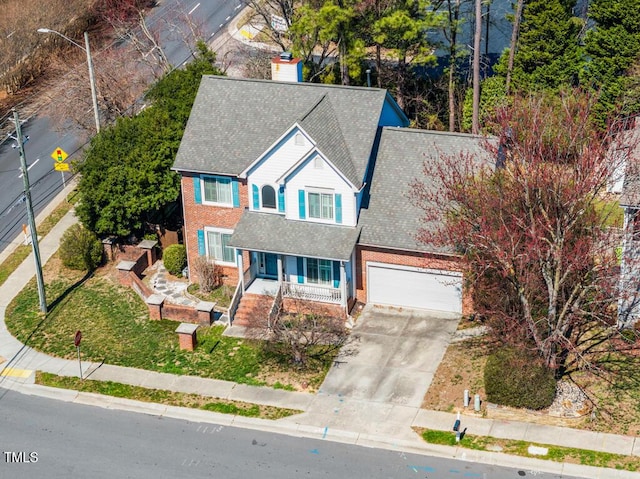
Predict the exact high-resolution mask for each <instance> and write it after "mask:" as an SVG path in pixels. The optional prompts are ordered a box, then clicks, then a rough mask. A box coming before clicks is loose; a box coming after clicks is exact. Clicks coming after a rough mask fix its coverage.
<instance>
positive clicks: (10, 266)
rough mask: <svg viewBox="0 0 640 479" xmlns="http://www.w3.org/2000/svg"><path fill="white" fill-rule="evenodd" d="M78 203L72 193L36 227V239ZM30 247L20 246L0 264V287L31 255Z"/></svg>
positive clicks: (76, 197) (75, 195) (40, 237)
mask: <svg viewBox="0 0 640 479" xmlns="http://www.w3.org/2000/svg"><path fill="white" fill-rule="evenodd" d="M77 201H78V195H77V194H76V193H75V192H72V193H71V195H69V198H67V201H63V202H62V203H60V205H58V206H57V207H56V209H55V210H53V212H52V213H51V214H50V215H49V216H47V217H46V218H45V219H44V221H43V222H42V223H40V224H39V225H38V226H37V230H38V238H39V239H42V238H43V237H44V236H46V235H47V234H49V232H50V231H51V230H52V229H53V227H54V226H55V225H56V224H58V222H59V221H60V220H61V219H62V217H63V216H64V215H66V214H67V213H68V212H69V210H70V209H71V208H73V205H74V204H75V203H76V202H77ZM31 251H32V248H31V245H30V244H29V245H24V244H22V245H20V246H18V247H17V248H16V250H15V251H14V252H13V253H11V255H9V256H8V257H7V259H6V260H4V261H3V262H2V264H0V285H2V284H3V283H4V282H5V281H6V280H7V278H8V277H9V276H11V273H13V272H14V271H15V270H16V269H17V268H18V266H20V265H21V264H22V262H23V261H24V260H25V259H27V258H28V257H29V255H30V254H31Z"/></svg>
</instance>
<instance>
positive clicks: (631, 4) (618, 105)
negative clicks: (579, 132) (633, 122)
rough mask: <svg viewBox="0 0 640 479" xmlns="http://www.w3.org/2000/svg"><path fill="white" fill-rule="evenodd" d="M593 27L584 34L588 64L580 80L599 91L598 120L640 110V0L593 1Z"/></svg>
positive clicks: (590, 15) (591, 9)
mask: <svg viewBox="0 0 640 479" xmlns="http://www.w3.org/2000/svg"><path fill="white" fill-rule="evenodd" d="M589 18H590V19H591V20H592V21H593V22H594V23H595V27H594V28H592V29H591V30H589V31H588V32H587V34H586V37H585V50H586V53H587V59H588V63H587V66H586V68H585V70H584V72H583V75H582V81H583V82H584V83H585V84H586V85H589V86H590V87H592V88H595V89H598V90H600V104H599V107H600V116H601V120H602V121H604V119H605V118H606V117H607V116H609V115H611V114H613V113H623V114H632V113H636V112H638V111H639V110H640V108H639V103H640V101H639V98H640V97H639V96H638V91H637V88H636V87H635V85H637V83H638V76H637V73H634V72H636V71H637V68H635V67H637V64H638V59H639V54H640V0H592V2H591V5H590V7H589Z"/></svg>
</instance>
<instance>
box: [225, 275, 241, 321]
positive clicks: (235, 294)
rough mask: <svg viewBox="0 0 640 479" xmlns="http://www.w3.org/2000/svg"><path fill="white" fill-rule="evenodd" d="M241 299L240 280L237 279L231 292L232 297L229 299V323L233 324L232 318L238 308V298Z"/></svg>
mask: <svg viewBox="0 0 640 479" xmlns="http://www.w3.org/2000/svg"><path fill="white" fill-rule="evenodd" d="M241 299H242V282H240V281H238V286H236V290H235V291H234V292H233V298H232V299H231V304H230V305H229V312H228V313H227V314H228V315H229V324H230V325H231V324H233V319H234V317H235V315H236V311H237V310H238V306H239V305H240V300H241Z"/></svg>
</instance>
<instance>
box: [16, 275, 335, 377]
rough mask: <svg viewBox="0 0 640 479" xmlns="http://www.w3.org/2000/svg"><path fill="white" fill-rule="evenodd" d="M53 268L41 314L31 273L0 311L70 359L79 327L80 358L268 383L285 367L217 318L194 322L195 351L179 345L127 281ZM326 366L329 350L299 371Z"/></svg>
mask: <svg viewBox="0 0 640 479" xmlns="http://www.w3.org/2000/svg"><path fill="white" fill-rule="evenodd" d="M107 267H109V266H107ZM56 276H57V278H56V280H54V281H51V282H49V283H47V284H46V292H47V303H48V304H49V305H50V311H49V313H48V314H47V315H46V317H44V319H43V316H42V314H41V313H39V312H38V293H37V288H36V283H35V280H32V281H31V282H30V283H29V284H28V285H27V287H25V289H24V290H23V291H22V292H20V294H18V296H16V297H15V298H14V300H13V301H12V302H11V304H10V305H9V307H8V308H7V311H6V315H5V318H6V324H7V328H8V329H9V331H10V332H11V333H12V334H13V335H14V336H15V337H16V338H17V339H18V340H20V341H21V342H23V343H26V344H28V345H30V346H31V347H33V348H35V349H37V350H38V351H42V352H44V353H47V354H50V355H53V356H58V357H62V358H66V359H74V358H75V357H76V350H75V347H74V344H73V338H74V335H75V332H76V331H78V330H80V331H82V336H83V339H82V349H81V352H82V358H83V360H87V361H96V362H101V361H105V362H106V363H107V364H113V365H118V366H126V367H133V368H140V369H148V370H151V371H159V372H165V373H172V374H179V375H192V376H200V377H206V378H215V379H222V380H227V381H234V382H237V383H244V384H249V385H265V384H266V385H272V384H270V383H269V380H268V373H269V372H272V371H275V372H279V373H283V372H284V373H287V372H288V368H289V367H290V366H289V365H286V364H282V363H277V362H276V361H275V360H274V359H273V358H271V357H268V356H267V355H266V353H264V352H263V349H262V347H261V345H260V344H259V343H257V342H252V341H249V340H243V339H238V338H228V337H224V336H222V332H223V330H224V328H223V327H222V326H216V327H201V328H199V329H198V332H197V338H198V346H197V348H196V349H195V351H183V350H181V349H180V347H179V343H178V335H177V334H176V333H175V329H176V327H177V326H178V323H177V322H175V321H169V320H162V321H152V320H150V319H149V315H148V310H147V307H146V305H145V304H144V302H143V301H142V300H141V299H140V298H139V297H138V296H137V295H136V294H135V293H134V292H133V290H131V289H130V288H127V287H124V286H121V285H119V284H115V283H113V282H112V280H111V279H110V278H108V277H105V276H100V275H97V276H94V277H90V278H88V279H86V280H85V281H84V282H80V281H81V280H82V274H81V273H73V272H69V271H66V270H61V271H60V272H59V273H58V274H57V275H56ZM329 366H330V358H328V359H327V360H326V361H325V362H324V363H322V364H318V365H315V366H314V367H313V368H311V370H310V371H306V372H304V375H305V378H304V379H305V381H306V382H307V383H308V384H317V383H320V382H321V381H322V378H324V375H325V374H326V372H327V371H328V368H329ZM281 378H282V377H281V376H280V378H279V380H280V381H281V380H282V379H281ZM277 387H279V388H282V389H293V388H291V386H290V385H283V384H278V386H277Z"/></svg>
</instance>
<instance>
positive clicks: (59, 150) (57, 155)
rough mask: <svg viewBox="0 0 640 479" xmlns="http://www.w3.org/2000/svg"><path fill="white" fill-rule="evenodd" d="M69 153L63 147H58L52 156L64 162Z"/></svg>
mask: <svg viewBox="0 0 640 479" xmlns="http://www.w3.org/2000/svg"><path fill="white" fill-rule="evenodd" d="M67 156H69V155H67V153H66V152H65V151H64V150H63V149H62V148H56V149H55V150H53V151H52V152H51V158H53V159H54V160H56V161H57V162H58V163H62V162H63V161H64V160H66V159H67Z"/></svg>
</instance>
